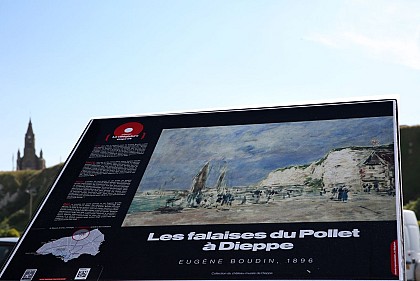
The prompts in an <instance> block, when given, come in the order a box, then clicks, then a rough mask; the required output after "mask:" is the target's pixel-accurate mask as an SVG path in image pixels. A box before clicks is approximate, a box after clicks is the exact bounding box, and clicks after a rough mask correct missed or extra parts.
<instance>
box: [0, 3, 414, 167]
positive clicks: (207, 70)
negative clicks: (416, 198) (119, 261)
mask: <svg viewBox="0 0 420 281" xmlns="http://www.w3.org/2000/svg"><path fill="white" fill-rule="evenodd" d="M419 14H420V2H418V1H411V0H407V1H398V2H397V1H387V0H383V1H375V0H372V1H359V0H354V1H328V0H324V1H320V0H319V1H318V0H313V1H309V0H307V1H299V0H290V1H287V0H283V1H281V0H276V1H264V0H262V1H245V0H242V1H233V0H232V1H222V0H212V1H205V0H201V1H196V0H190V1H169V0H167V1H159V0H157V1H141V0H138V1H137V0H136V1H124V0H122V1H106V0H101V1H95V0H92V1H77V0H74V1H73V0H72V1H68V0H63V1H42V0H40V1H15V0H2V1H0V40H1V41H0V107H1V110H0V127H1V129H2V132H3V134H2V141H1V146H0V170H11V169H12V167H13V166H15V164H14V161H15V160H16V152H17V149H18V148H19V149H20V150H21V151H22V150H23V145H24V134H25V132H26V129H27V125H28V121H29V118H31V119H32V122H33V129H34V132H35V136H36V148H37V153H39V150H40V149H43V152H44V158H45V159H46V161H47V166H52V165H55V164H57V163H59V162H60V161H64V160H65V159H66V158H67V156H68V155H69V153H70V151H71V149H72V147H73V146H74V145H75V143H76V142H77V139H78V137H79V136H80V134H81V132H82V131H83V129H84V127H85V126H86V125H87V123H88V121H89V119H90V118H92V117H96V116H112V115H129V114H147V113H152V112H173V111H191V110H204V109H212V108H238V107H244V106H260V105H284V104H297V103H305V102H312V101H324V100H337V99H360V98H362V97H366V96H382V95H397V96H399V97H400V108H399V119H400V124H405V125H417V124H420V110H418V107H419V101H420V98H419V94H418V93H419V92H420V79H419V77H420V75H419V74H420V17H419V16H418V15H419ZM13 157H14V159H13ZM13 160H14V161H13Z"/></svg>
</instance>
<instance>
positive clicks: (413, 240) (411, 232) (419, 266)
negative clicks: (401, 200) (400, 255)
mask: <svg viewBox="0 0 420 281" xmlns="http://www.w3.org/2000/svg"><path fill="white" fill-rule="evenodd" d="M404 247H405V269H406V279H407V280H420V231H419V225H418V222H417V217H416V214H415V213H414V212H413V211H409V210H404Z"/></svg>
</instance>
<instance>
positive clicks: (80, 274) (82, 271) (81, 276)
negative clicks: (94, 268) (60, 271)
mask: <svg viewBox="0 0 420 281" xmlns="http://www.w3.org/2000/svg"><path fill="white" fill-rule="evenodd" d="M89 271H90V268H79V270H78V271H77V274H76V277H74V280H86V279H87V277H88V275H89Z"/></svg>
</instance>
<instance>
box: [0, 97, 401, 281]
mask: <svg viewBox="0 0 420 281" xmlns="http://www.w3.org/2000/svg"><path fill="white" fill-rule="evenodd" d="M396 108H397V105H396V101H395V100H374V101H362V102H349V103H335V104H317V105H307V106H291V107H275V108H260V109H243V110H230V111H213V112H199V113H185V114H168V115H152V116H134V117H123V118H122V117H121V118H104V119H93V120H91V122H90V123H89V125H88V127H87V128H86V130H85V132H84V133H83V135H82V137H81V138H80V140H79V142H78V144H77V145H76V147H75V149H74V150H73V152H72V154H71V155H70V157H69V159H68V161H67V162H66V163H65V166H64V168H63V170H62V172H61V174H60V175H59V176H58V178H57V180H56V182H55V183H54V185H53V186H52V188H51V189H50V192H49V194H48V195H47V197H46V199H45V201H44V202H43V204H42V206H41V208H40V209H39V210H38V212H37V214H36V216H35V218H34V220H33V221H32V222H31V224H30V226H29V227H28V228H27V230H26V231H25V233H24V235H23V237H22V239H21V240H20V243H19V245H18V247H17V248H16V250H15V251H14V253H13V255H12V257H11V258H10V259H9V261H8V263H7V264H6V266H5V268H4V269H3V271H2V273H1V279H2V280H402V279H403V278H402V276H403V272H402V271H403V270H404V269H403V268H401V267H400V266H399V265H400V264H402V262H401V258H400V257H401V256H402V254H401V248H402V247H400V246H401V244H400V239H401V223H400V222H401V199H400V197H401V196H400V184H399V169H398V167H399V163H398V158H399V157H398V154H399V149H398V147H399V146H398V129H397V128H398V124H397V118H396V111H397V110H396Z"/></svg>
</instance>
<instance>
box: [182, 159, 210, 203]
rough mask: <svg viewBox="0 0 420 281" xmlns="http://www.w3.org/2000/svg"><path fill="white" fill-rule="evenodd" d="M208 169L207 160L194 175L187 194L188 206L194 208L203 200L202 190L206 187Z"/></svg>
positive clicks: (208, 163)
mask: <svg viewBox="0 0 420 281" xmlns="http://www.w3.org/2000/svg"><path fill="white" fill-rule="evenodd" d="M209 171H210V162H207V163H206V164H205V165H204V166H203V167H202V168H201V170H200V171H199V172H198V173H197V175H196V176H195V177H194V179H193V182H192V185H191V188H190V194H189V195H188V198H187V202H188V207H193V208H196V207H198V206H199V205H200V203H201V201H202V200H203V191H204V189H205V188H206V182H207V178H208V176H209Z"/></svg>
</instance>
